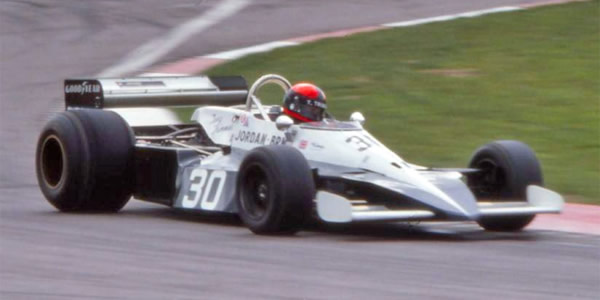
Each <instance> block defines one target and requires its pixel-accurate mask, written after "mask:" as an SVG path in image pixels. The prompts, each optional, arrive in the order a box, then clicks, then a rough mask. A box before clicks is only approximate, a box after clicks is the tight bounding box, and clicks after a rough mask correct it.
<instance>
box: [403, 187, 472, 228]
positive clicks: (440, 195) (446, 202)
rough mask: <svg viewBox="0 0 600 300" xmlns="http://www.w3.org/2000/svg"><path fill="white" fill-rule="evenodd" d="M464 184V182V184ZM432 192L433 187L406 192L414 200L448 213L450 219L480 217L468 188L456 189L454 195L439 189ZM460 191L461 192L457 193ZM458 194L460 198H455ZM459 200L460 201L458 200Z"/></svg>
mask: <svg viewBox="0 0 600 300" xmlns="http://www.w3.org/2000/svg"><path fill="white" fill-rule="evenodd" d="M463 185H464V184H463ZM436 190H437V191H436V192H435V193H432V192H431V189H428V190H424V189H414V190H411V191H410V192H406V193H405V195H407V196H409V197H411V198H413V199H414V200H416V201H418V202H420V203H422V204H423V205H425V206H429V207H431V208H433V209H434V210H436V211H439V212H441V213H442V214H444V215H446V216H447V217H448V219H453V220H477V219H479V210H478V208H477V203H476V201H475V198H474V197H473V194H472V193H471V192H470V191H469V190H468V189H467V191H466V192H467V193H464V192H463V191H454V193H453V194H452V197H451V196H450V195H448V194H446V193H444V191H442V190H440V189H437V188H436ZM457 192H460V193H457ZM456 196H460V198H458V199H456V200H455V197H456ZM457 200H458V201H457Z"/></svg>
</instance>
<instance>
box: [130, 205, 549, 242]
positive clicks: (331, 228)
mask: <svg viewBox="0 0 600 300" xmlns="http://www.w3.org/2000/svg"><path fill="white" fill-rule="evenodd" d="M119 215H131V216H138V217H152V218H162V219H168V220H173V221H179V222H193V223H202V224H208V225H221V226H231V227H240V228H243V229H244V230H245V232H246V233H247V234H248V235H249V236H251V235H253V233H252V232H250V231H249V230H247V229H245V226H244V224H243V223H242V221H241V220H240V219H239V217H238V216H237V215H234V214H227V213H212V212H202V211H188V210H183V209H172V208H166V207H148V208H146V207H144V208H133V209H125V210H123V211H121V212H120V213H119ZM542 233H543V232H541V231H537V230H524V231H521V232H490V231H485V230H483V229H481V228H480V227H479V226H477V224H475V223H469V222H444V223H441V222H437V223H426V222H423V223H367V224H364V223H363V224H327V223H324V222H321V221H319V220H315V219H313V220H311V221H310V222H308V224H306V225H305V226H304V227H303V228H302V230H301V231H300V232H298V233H297V234H295V235H293V236H287V237H286V238H306V239H312V238H317V239H321V238H326V239H337V240H340V241H347V242H372V241H423V242H427V241H435V242H440V241H445V242H478V241H507V240H510V241H536V240H540V239H544V238H545V236H546V235H544V234H542ZM274 238H281V236H275V237H274Z"/></svg>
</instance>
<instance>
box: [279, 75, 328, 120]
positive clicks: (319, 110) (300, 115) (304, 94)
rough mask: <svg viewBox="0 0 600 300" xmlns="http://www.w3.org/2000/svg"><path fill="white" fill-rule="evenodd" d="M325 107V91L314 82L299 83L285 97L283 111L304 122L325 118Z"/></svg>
mask: <svg viewBox="0 0 600 300" xmlns="http://www.w3.org/2000/svg"><path fill="white" fill-rule="evenodd" d="M325 109H327V103H326V102H325V93H323V91H322V90H321V89H320V88H319V87H317V86H316V85H314V84H310V83H297V84H295V85H293V86H292V87H291V88H290V90H289V91H288V92H287V93H286V94H285V97H284V98H283V113H285V114H286V115H288V116H290V117H292V118H294V119H296V120H299V121H302V122H314V121H321V120H323V115H324V114H325Z"/></svg>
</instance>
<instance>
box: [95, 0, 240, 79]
mask: <svg viewBox="0 0 600 300" xmlns="http://www.w3.org/2000/svg"><path fill="white" fill-rule="evenodd" d="M248 3H249V1H248V0H224V1H223V2H220V3H219V4H218V5H217V6H215V7H213V8H211V9H210V10H208V11H207V12H205V13H204V14H202V15H200V16H198V17H196V18H193V19H191V20H189V21H187V22H185V23H183V24H181V25H178V26H177V27H175V28H173V29H171V31H169V32H168V33H167V34H166V35H164V36H162V37H158V38H155V39H153V40H150V41H149V42H147V43H145V44H143V45H142V46H140V47H138V48H137V49H135V50H133V51H132V52H130V53H129V54H128V55H127V56H125V57H124V58H123V59H122V60H121V61H119V62H118V63H117V64H115V65H114V66H111V67H109V68H107V69H105V70H104V71H102V72H100V74H98V77H113V76H122V75H124V74H127V73H131V72H133V71H138V70H141V69H143V68H145V67H148V66H150V65H152V64H153V63H155V62H156V61H157V60H158V59H160V58H161V57H162V56H164V55H165V54H167V53H169V52H170V51H171V50H173V49H174V48H175V47H177V46H178V45H180V44H181V43H183V42H185V41H186V40H188V38H189V37H190V36H192V35H194V34H198V33H200V32H202V31H204V30H206V29H207V28H209V27H210V26H212V25H214V24H217V23H219V22H220V21H221V20H223V19H226V18H227V17H230V16H232V15H234V14H235V13H237V12H238V11H240V10H241V9H243V8H244V7H245V6H247V5H248Z"/></svg>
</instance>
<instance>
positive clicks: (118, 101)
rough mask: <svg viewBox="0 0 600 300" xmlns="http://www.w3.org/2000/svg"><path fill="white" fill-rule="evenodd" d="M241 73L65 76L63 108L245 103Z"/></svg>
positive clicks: (244, 85) (244, 82) (244, 84)
mask: <svg viewBox="0 0 600 300" xmlns="http://www.w3.org/2000/svg"><path fill="white" fill-rule="evenodd" d="M247 95H248V85H247V83H246V80H245V79H244V78H243V77H241V76H189V77H187V76H186V77H136V78H102V79H67V80H65V106H66V109H67V110H69V109H78V108H98V109H103V108H125V107H164V106H200V105H218V106H230V105H241V104H245V103H246V97H247Z"/></svg>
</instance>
